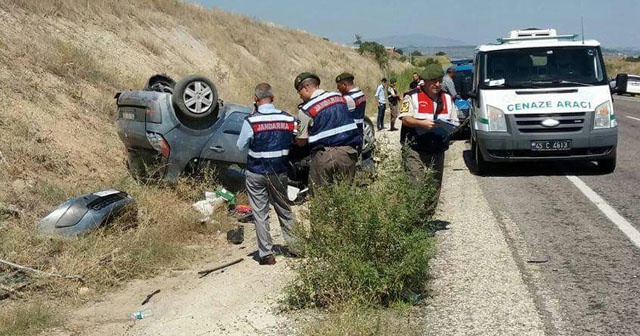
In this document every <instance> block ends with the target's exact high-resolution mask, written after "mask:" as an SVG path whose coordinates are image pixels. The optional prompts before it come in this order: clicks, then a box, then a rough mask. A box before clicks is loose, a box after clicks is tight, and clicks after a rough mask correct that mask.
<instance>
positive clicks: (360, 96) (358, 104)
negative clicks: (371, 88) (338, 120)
mask: <svg viewBox="0 0 640 336" xmlns="http://www.w3.org/2000/svg"><path fill="white" fill-rule="evenodd" d="M344 97H345V99H348V98H347V97H349V98H351V99H352V100H353V103H354V105H355V108H354V109H353V110H351V114H352V115H353V121H355V122H356V125H357V126H358V130H360V134H362V132H363V124H364V113H365V111H366V109H367V97H366V96H365V95H364V92H362V90H360V88H354V89H353V90H350V91H349V92H347V93H346V94H344ZM347 105H349V104H347Z"/></svg>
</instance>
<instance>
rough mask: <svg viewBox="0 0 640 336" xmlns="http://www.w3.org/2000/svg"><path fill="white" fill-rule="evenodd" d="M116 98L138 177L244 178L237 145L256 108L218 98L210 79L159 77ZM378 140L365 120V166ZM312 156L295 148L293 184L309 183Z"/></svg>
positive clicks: (120, 132)
mask: <svg viewBox="0 0 640 336" xmlns="http://www.w3.org/2000/svg"><path fill="white" fill-rule="evenodd" d="M116 99H117V107H118V120H117V128H118V135H119V137H120V139H121V140H122V142H123V143H124V145H125V148H126V150H127V154H128V159H127V166H128V169H129V171H130V173H131V174H132V175H133V176H134V177H136V178H140V179H143V180H146V179H149V178H151V179H158V180H166V181H175V180H176V179H177V178H178V177H179V176H181V175H191V174H197V173H199V172H202V171H203V170H204V169H206V168H211V167H214V168H215V169H216V170H218V171H223V172H226V176H227V177H228V178H233V177H234V176H236V177H237V176H238V175H242V173H243V169H244V166H245V165H246V160H247V152H246V150H245V151H240V150H239V149H238V148H237V147H236V142H237V140H238V136H239V135H240V130H241V129H242V123H243V121H244V118H245V117H246V116H247V115H248V114H250V113H251V110H252V107H251V106H247V105H239V104H231V103H226V102H223V101H222V100H220V99H218V94H217V90H216V87H215V85H214V84H213V83H212V82H211V81H210V80H209V79H207V78H206V77H203V76H197V75H192V76H188V77H185V78H183V79H182V80H180V81H179V82H175V81H174V80H173V79H171V78H170V77H168V76H165V75H155V76H153V77H151V78H150V79H149V81H148V82H147V84H146V86H145V88H144V89H142V90H134V91H123V92H119V93H118V94H116ZM374 141H375V137H374V131H373V123H372V122H371V120H370V119H369V118H366V117H365V123H364V140H363V146H362V147H363V148H362V155H361V159H362V160H361V163H362V162H371V160H372V156H373V149H374ZM308 152H309V151H308V149H307V148H299V147H297V146H292V148H291V151H290V155H289V157H290V161H291V162H290V163H291V165H290V172H289V179H290V183H291V184H293V185H299V184H302V185H306V184H307V181H308V166H307V165H306V164H305V162H308V160H306V157H307V156H308ZM369 166H370V165H369ZM223 182H224V181H223Z"/></svg>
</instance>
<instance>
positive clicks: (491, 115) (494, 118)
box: [487, 105, 507, 132]
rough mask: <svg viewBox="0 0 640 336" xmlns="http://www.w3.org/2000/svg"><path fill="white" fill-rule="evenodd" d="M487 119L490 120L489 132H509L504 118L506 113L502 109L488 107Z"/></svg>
mask: <svg viewBox="0 0 640 336" xmlns="http://www.w3.org/2000/svg"><path fill="white" fill-rule="evenodd" d="M487 117H488V119H489V131H491V132H506V131H507V120H506V119H505V118H504V112H503V111H502V110H501V109H499V108H497V107H493V106H491V105H487Z"/></svg>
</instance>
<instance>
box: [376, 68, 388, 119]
mask: <svg viewBox="0 0 640 336" xmlns="http://www.w3.org/2000/svg"><path fill="white" fill-rule="evenodd" d="M386 86H387V79H386V78H382V80H381V81H380V85H378V87H377V88H376V98H378V120H377V123H378V131H382V130H383V129H384V111H385V110H386V109H387V93H386V91H387V90H386Z"/></svg>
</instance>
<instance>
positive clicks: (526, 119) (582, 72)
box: [471, 29, 618, 174]
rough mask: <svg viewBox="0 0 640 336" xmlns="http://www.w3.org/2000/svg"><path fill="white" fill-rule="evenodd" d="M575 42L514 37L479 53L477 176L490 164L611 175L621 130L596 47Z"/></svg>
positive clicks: (474, 129) (474, 122) (474, 134)
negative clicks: (589, 168) (548, 165)
mask: <svg viewBox="0 0 640 336" xmlns="http://www.w3.org/2000/svg"><path fill="white" fill-rule="evenodd" d="M576 36H577V35H557V34H556V30H555V29H525V30H517V31H512V32H511V33H510V35H509V37H507V38H500V39H498V43H497V44H487V45H481V46H479V47H478V48H477V49H476V56H475V61H474V78H473V90H472V92H471V98H472V107H471V147H472V151H473V157H474V160H475V163H476V170H477V173H478V174H485V173H487V172H488V170H490V169H491V168H492V165H491V163H492V162H514V161H541V160H549V161H555V160H584V161H597V163H598V168H599V170H600V171H601V172H602V173H611V172H613V171H614V170H615V167H616V146H617V142H618V129H617V122H616V120H615V117H614V111H613V104H612V99H611V91H610V88H609V80H608V77H607V74H606V71H605V66H604V61H603V58H602V52H601V50H600V43H598V42H597V41H593V40H586V41H583V40H578V39H576Z"/></svg>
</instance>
